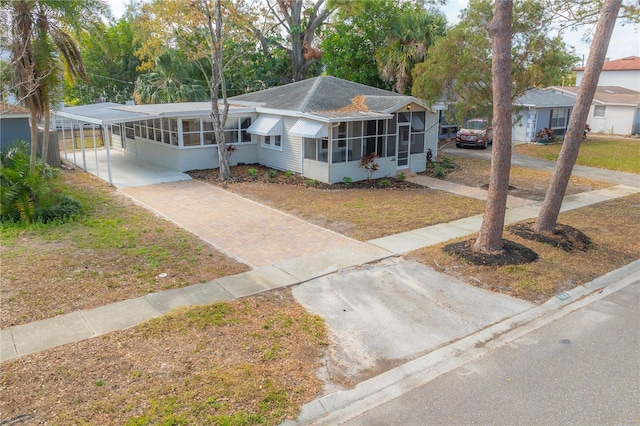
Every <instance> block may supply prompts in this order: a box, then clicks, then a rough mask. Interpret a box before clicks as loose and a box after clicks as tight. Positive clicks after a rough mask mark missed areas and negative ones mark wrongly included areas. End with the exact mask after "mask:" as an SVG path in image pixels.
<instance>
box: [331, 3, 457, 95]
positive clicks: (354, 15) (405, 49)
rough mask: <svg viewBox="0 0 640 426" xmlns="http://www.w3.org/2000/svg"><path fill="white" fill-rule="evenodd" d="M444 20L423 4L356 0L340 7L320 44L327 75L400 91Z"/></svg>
mask: <svg viewBox="0 0 640 426" xmlns="http://www.w3.org/2000/svg"><path fill="white" fill-rule="evenodd" d="M445 28H446V19H445V18H444V16H443V15H442V14H441V13H440V12H438V11H436V10H435V9H426V8H425V4H424V2H408V1H405V2H398V1H394V0H380V1H375V2H371V1H366V0H365V1H354V2H353V3H351V4H350V5H349V7H347V6H344V7H342V8H341V9H340V10H339V15H338V16H337V19H336V20H334V22H333V23H332V25H331V27H330V28H329V29H328V30H327V31H326V32H325V39H324V40H323V42H322V44H321V48H322V51H323V57H322V63H323V65H324V66H325V67H326V71H327V73H328V74H330V75H333V76H336V77H340V78H344V79H347V80H351V81H356V82H358V83H362V84H367V85H369V86H373V87H379V88H382V89H387V90H392V89H393V90H395V91H397V92H400V93H405V92H409V91H410V89H411V82H412V77H411V70H412V69H413V67H414V65H415V64H416V63H418V62H421V61H422V60H423V59H424V55H425V54H426V51H427V50H428V48H429V47H430V46H431V45H432V44H433V42H434V41H435V39H436V38H438V37H440V36H442V35H443V34H444V31H445Z"/></svg>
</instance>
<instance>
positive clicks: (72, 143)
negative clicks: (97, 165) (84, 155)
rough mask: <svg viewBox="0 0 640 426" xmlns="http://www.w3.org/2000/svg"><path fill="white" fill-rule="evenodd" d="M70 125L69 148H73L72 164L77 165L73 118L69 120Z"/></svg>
mask: <svg viewBox="0 0 640 426" xmlns="http://www.w3.org/2000/svg"><path fill="white" fill-rule="evenodd" d="M69 123H70V125H71V126H70V127H71V149H72V150H73V151H72V152H73V164H75V165H76V166H77V165H78V161H77V160H76V132H75V131H74V130H73V120H69Z"/></svg>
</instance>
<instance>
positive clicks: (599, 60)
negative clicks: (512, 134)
mask: <svg viewBox="0 0 640 426" xmlns="http://www.w3.org/2000/svg"><path fill="white" fill-rule="evenodd" d="M621 5H622V0H607V1H606V2H605V4H604V7H603V9H602V13H601V15H600V20H599V21H598V26H597V27H596V33H595V35H594V37H593V43H592V44H591V50H590V51H589V59H588V60H587V66H586V67H585V70H584V77H583V78H582V83H581V84H580V90H579V91H578V96H577V97H576V103H575V107H574V109H573V113H572V114H571V118H570V119H569V125H568V127H567V134H566V135H565V138H564V143H563V144H562V149H561V150H560V155H559V156H558V161H557V162H556V168H555V171H554V172H553V177H552V178H551V184H550V186H549V189H548V190H547V194H546V196H545V198H544V202H543V203H542V208H541V209H540V214H539V215H538V220H537V221H536V224H535V230H536V231H538V232H552V231H553V230H554V228H555V227H556V224H557V221H558V215H559V214H560V208H561V207H562V200H563V198H564V194H565V192H566V190H567V185H568V183H569V178H570V177H571V172H572V171H573V166H574V164H575V162H576V159H577V158H578V151H579V150H580V142H581V141H582V135H583V132H584V128H585V125H586V124H587V116H588V115H589V109H590V108H591V102H593V96H594V95H595V93H596V88H597V86H598V79H599V78H600V71H602V65H603V64H604V60H605V57H606V54H607V48H608V47H609V40H610V39H611V34H612V33H613V28H614V26H615V23H616V18H617V16H618V11H619V10H620V6H621Z"/></svg>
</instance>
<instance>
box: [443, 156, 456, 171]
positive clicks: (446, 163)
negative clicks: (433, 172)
mask: <svg viewBox="0 0 640 426" xmlns="http://www.w3.org/2000/svg"><path fill="white" fill-rule="evenodd" d="M442 167H444V168H445V169H453V168H455V167H456V165H455V163H454V162H453V159H452V158H451V157H448V156H446V155H445V156H444V158H443V159H442Z"/></svg>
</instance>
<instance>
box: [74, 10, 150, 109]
mask: <svg viewBox="0 0 640 426" xmlns="http://www.w3.org/2000/svg"><path fill="white" fill-rule="evenodd" d="M79 45H80V51H81V53H82V57H83V58H84V64H85V68H86V73H87V80H86V81H75V82H73V81H69V80H67V81H65V85H66V87H65V102H66V103H68V104H76V105H82V104H90V103H94V102H99V101H103V102H104V101H109V102H118V103H124V102H126V101H128V100H131V99H133V89H134V82H135V81H136V78H137V77H138V74H139V73H138V71H137V70H136V68H137V67H138V66H139V65H140V61H139V60H138V58H137V56H136V55H135V51H136V50H137V49H139V47H140V42H139V41H138V37H137V35H136V28H135V22H134V18H132V17H131V16H128V17H123V18H121V19H120V20H118V21H117V22H115V23H113V24H111V25H109V26H107V25H105V24H103V23H102V24H100V25H98V26H97V27H95V28H92V29H89V30H88V31H86V32H84V33H83V34H82V35H81V36H80V37H79Z"/></svg>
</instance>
